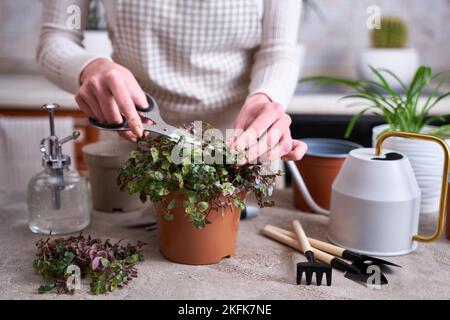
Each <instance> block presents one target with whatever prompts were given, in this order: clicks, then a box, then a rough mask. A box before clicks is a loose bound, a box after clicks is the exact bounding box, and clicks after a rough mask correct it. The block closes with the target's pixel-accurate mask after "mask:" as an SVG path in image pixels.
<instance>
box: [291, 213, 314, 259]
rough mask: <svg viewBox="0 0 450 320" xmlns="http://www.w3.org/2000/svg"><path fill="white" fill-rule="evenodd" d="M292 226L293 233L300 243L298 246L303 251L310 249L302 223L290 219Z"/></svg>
mask: <svg viewBox="0 0 450 320" xmlns="http://www.w3.org/2000/svg"><path fill="white" fill-rule="evenodd" d="M292 227H294V232H295V235H296V236H297V240H298V242H299V243H300V247H301V248H302V250H303V252H306V251H312V247H311V245H310V244H309V241H308V237H307V236H306V233H305V230H303V227H302V224H301V223H300V221H298V220H294V221H292Z"/></svg>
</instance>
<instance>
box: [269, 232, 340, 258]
mask: <svg viewBox="0 0 450 320" xmlns="http://www.w3.org/2000/svg"><path fill="white" fill-rule="evenodd" d="M268 226H269V227H270V228H273V229H274V230H276V231H278V232H280V233H282V234H284V235H287V236H289V237H291V238H294V239H296V235H295V233H294V232H292V231H289V230H285V229H282V228H278V227H276V226H273V225H268ZM308 240H309V243H310V244H311V246H312V247H314V248H316V249H319V250H322V251H325V252H328V253H330V254H332V255H333V256H337V257H342V254H343V252H344V251H345V249H344V248H341V247H338V246H335V245H332V244H330V243H327V242H323V241H320V240H317V239H314V238H309V237H308Z"/></svg>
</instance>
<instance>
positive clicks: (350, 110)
mask: <svg viewBox="0 0 450 320" xmlns="http://www.w3.org/2000/svg"><path fill="white" fill-rule="evenodd" d="M346 93H348V92H345V91H343V90H342V88H340V89H339V88H336V87H332V88H330V89H329V90H327V91H318V90H317V88H314V87H307V88H306V89H305V88H303V89H302V90H299V91H297V92H296V94H295V95H294V97H293V99H292V101H291V103H290V104H289V106H288V107H287V112H288V113H290V114H313V115H352V114H356V113H357V112H359V111H360V110H362V109H363V108H364V105H355V106H352V107H348V103H349V101H342V100H339V99H340V98H342V97H343V96H344V95H345V94H346ZM426 98H427V97H426V96H424V97H422V98H421V101H420V104H423V103H425V100H426ZM48 102H55V103H58V104H59V105H61V107H62V109H63V110H64V109H65V110H75V109H76V110H77V109H78V106H77V104H76V102H75V99H74V97H73V95H72V94H71V93H68V92H66V91H64V90H62V89H60V88H58V87H57V86H56V85H54V84H53V83H51V82H50V81H48V80H47V79H45V78H44V77H43V76H41V75H39V74H0V109H2V108H8V109H11V108H13V109H17V110H20V109H22V110H27V109H34V108H36V109H37V108H39V107H40V106H41V105H43V104H45V103H48ZM449 110H450V99H447V100H446V99H444V100H443V101H441V102H440V103H439V104H438V105H437V106H436V107H435V108H433V109H432V111H431V114H448V113H449Z"/></svg>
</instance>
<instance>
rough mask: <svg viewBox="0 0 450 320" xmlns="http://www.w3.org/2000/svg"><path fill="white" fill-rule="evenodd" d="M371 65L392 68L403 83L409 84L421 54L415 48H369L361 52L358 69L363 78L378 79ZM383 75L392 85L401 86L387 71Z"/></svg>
mask: <svg viewBox="0 0 450 320" xmlns="http://www.w3.org/2000/svg"><path fill="white" fill-rule="evenodd" d="M369 66H372V67H374V68H381V69H388V70H391V71H392V72H393V73H395V74H396V75H397V76H398V77H399V78H400V80H402V81H403V83H405V84H406V85H409V84H410V83H411V80H412V79H413V77H414V74H415V72H416V71H417V68H418V67H419V55H418V54H417V51H416V50H415V49H413V48H403V49H388V48H386V49H385V48H367V49H364V50H362V51H361V52H360V54H359V58H358V61H357V70H358V73H359V76H360V77H361V78H362V79H366V80H373V81H378V79H377V78H376V76H375V75H374V74H373V73H372V70H370V68H369ZM383 76H385V78H386V80H387V82H388V83H389V85H390V86H391V87H393V88H394V89H400V88H401V86H400V85H399V83H398V82H397V80H395V79H394V78H392V77H391V76H390V75H388V74H386V73H385V74H383Z"/></svg>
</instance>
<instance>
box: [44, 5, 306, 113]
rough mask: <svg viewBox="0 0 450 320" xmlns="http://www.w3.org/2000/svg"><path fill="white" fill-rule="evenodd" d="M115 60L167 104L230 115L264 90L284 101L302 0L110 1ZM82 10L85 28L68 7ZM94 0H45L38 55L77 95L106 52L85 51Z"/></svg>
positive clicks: (295, 62) (293, 72) (293, 71)
mask: <svg viewBox="0 0 450 320" xmlns="http://www.w3.org/2000/svg"><path fill="white" fill-rule="evenodd" d="M104 4H105V7H106V12H107V21H108V32H109V35H110V38H111V42H112V46H113V51H114V53H113V57H112V59H113V60H114V61H115V62H117V63H119V64H121V65H123V66H125V67H126V68H128V69H129V70H130V71H131V72H132V73H133V74H134V75H135V77H136V78H137V80H138V82H139V83H140V85H141V86H142V88H143V89H144V90H145V91H147V92H149V93H151V94H152V95H153V96H154V97H155V98H156V99H157V100H158V103H159V105H160V106H161V109H164V110H166V111H167V110H169V111H170V113H173V112H174V111H175V112H176V113H182V114H189V113H197V114H203V113H208V112H210V111H216V112H219V111H221V112H223V111H225V110H227V108H233V107H234V108H236V106H240V105H241V104H242V102H243V101H244V99H245V98H246V97H247V96H248V95H251V94H254V93H257V92H262V93H265V94H267V95H268V96H269V97H270V98H271V99H272V100H273V101H275V102H278V103H280V104H282V105H284V106H286V105H287V103H288V102H289V100H290V98H291V97H292V94H293V91H294V88H295V85H296V82H297V79H298V73H299V69H300V61H301V55H302V52H301V50H300V46H299V45H298V43H297V30H298V25H299V20H300V15H301V9H302V7H301V4H302V1H301V0H149V1H143V0H105V1H104ZM70 5H77V6H79V8H80V9H81V17H82V27H81V29H80V30H69V29H67V27H66V25H67V19H68V17H69V14H68V13H67V8H68V7H69V6H70ZM88 7H89V0H45V1H44V17H43V24H42V33H41V38H40V43H39V48H38V53H37V59H38V62H39V64H40V66H41V68H42V70H43V72H44V74H45V75H46V76H47V77H48V78H49V79H50V80H52V81H53V82H54V83H56V84H57V85H59V86H60V87H61V88H63V89H65V90H68V91H70V92H75V91H77V89H78V88H79V77H80V73H81V71H82V70H83V68H84V67H85V66H86V65H87V64H88V63H89V62H91V61H92V60H93V59H96V58H98V56H93V55H90V54H89V53H87V52H86V51H85V50H84V48H83V44H82V41H83V30H84V27H83V26H84V25H85V22H86V20H87V19H86V18H87V12H88Z"/></svg>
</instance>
